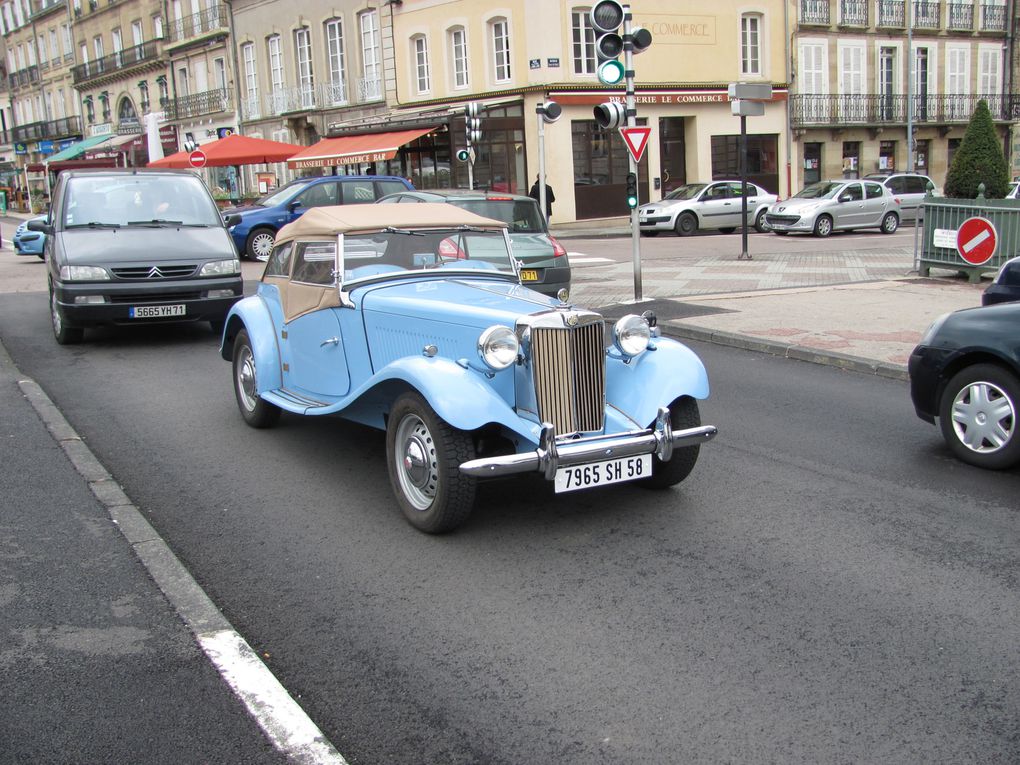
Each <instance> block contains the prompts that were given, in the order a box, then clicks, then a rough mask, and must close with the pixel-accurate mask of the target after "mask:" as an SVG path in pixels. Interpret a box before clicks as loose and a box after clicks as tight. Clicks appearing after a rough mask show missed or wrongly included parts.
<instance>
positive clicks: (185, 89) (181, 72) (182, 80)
mask: <svg viewBox="0 0 1020 765" xmlns="http://www.w3.org/2000/svg"><path fill="white" fill-rule="evenodd" d="M177 93H178V94H179V95H182V96H189V95H191V84H190V83H189V82H188V67H186V66H182V67H181V68H180V69H178V70H177Z"/></svg>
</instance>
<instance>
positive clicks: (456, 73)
mask: <svg viewBox="0 0 1020 765" xmlns="http://www.w3.org/2000/svg"><path fill="white" fill-rule="evenodd" d="M450 58H451V62H450V71H451V72H453V87H455V88H466V87H467V86H468V63H467V61H468V59H467V33H466V32H465V31H464V27H457V28H455V29H451V30H450Z"/></svg>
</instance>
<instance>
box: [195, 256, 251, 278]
mask: <svg viewBox="0 0 1020 765" xmlns="http://www.w3.org/2000/svg"><path fill="white" fill-rule="evenodd" d="M240 271H241V261H239V260H237V258H233V259H231V260H214V261H212V262H211V263H206V264H205V265H204V266H202V270H200V271H199V272H198V275H199V276H233V275H234V274H236V273H240Z"/></svg>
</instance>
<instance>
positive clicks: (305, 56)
mask: <svg viewBox="0 0 1020 765" xmlns="http://www.w3.org/2000/svg"><path fill="white" fill-rule="evenodd" d="M294 47H295V49H296V51H297V71H298V86H299V87H300V88H301V108H302V109H311V108H312V107H314V106H315V73H314V72H313V71H312V33H311V32H310V31H309V29H308V27H305V28H304V29H299V30H297V31H296V32H294Z"/></svg>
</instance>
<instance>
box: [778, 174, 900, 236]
mask: <svg viewBox="0 0 1020 765" xmlns="http://www.w3.org/2000/svg"><path fill="white" fill-rule="evenodd" d="M765 219H766V220H767V221H768V224H769V226H770V227H771V228H772V231H773V233H776V234H779V235H781V236H785V235H786V234H789V233H790V232H791V231H799V232H803V233H812V234H814V235H815V236H828V235H829V234H831V233H832V232H833V231H834V230H848V229H856V228H877V229H881V231H882V233H883V234H891V233H893V232H894V231H896V229H897V228H899V225H900V209H899V203H897V202H896V200H895V199H894V198H893V196H892V195H891V194H890V193H889V191H888V189H886V187H885V186H883V185H882V184H881V183H879V182H878V181H867V180H865V181H859V180H837V181H819V182H818V183H812V184H811V185H810V186H806V187H805V188H803V189H801V190H800V192H799V193H797V194H796V195H794V196H792V197H790V198H789V199H784V200H783V201H782V202H776V203H775V204H774V205H772V207H770V208H769V211H768V213H767V214H766V216H765Z"/></svg>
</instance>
